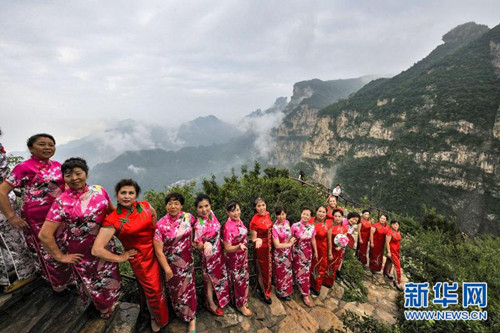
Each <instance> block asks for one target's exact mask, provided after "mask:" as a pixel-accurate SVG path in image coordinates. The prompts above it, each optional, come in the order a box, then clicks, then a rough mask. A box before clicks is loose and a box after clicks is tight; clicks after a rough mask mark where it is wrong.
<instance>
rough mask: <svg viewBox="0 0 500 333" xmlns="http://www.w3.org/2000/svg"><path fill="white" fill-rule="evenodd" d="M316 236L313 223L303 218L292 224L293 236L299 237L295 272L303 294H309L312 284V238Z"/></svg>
mask: <svg viewBox="0 0 500 333" xmlns="http://www.w3.org/2000/svg"><path fill="white" fill-rule="evenodd" d="M315 236H316V230H315V228H314V224H312V223H308V222H304V221H302V220H301V221H299V222H296V223H294V224H293V225H292V237H295V238H296V239H297V241H296V242H295V244H294V245H293V273H294V277H295V284H296V285H297V287H298V288H299V291H300V293H301V294H302V296H308V295H309V288H310V286H311V280H310V278H311V276H310V271H311V262H312V257H313V247H312V238H313V237H315Z"/></svg>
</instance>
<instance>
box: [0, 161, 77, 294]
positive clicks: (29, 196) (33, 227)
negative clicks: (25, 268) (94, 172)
mask: <svg viewBox="0 0 500 333" xmlns="http://www.w3.org/2000/svg"><path fill="white" fill-rule="evenodd" d="M4 181H5V182H6V183H8V184H10V185H11V186H12V187H14V188H24V191H23V197H22V199H23V206H22V210H21V217H22V218H23V219H24V220H25V221H26V222H28V225H29V226H28V228H26V229H24V237H25V239H26V242H27V244H28V247H29V248H30V249H31V251H32V252H34V253H36V254H37V257H38V263H39V265H40V269H41V271H42V276H43V277H44V278H45V279H46V280H47V281H49V283H50V284H51V285H52V287H53V288H61V287H63V286H65V285H67V284H69V283H70V282H71V281H72V269H71V267H70V266H69V265H67V264H63V263H60V262H58V261H56V260H54V258H52V257H51V256H50V255H49V254H48V253H47V252H46V251H45V250H44V249H43V245H42V243H41V242H40V240H39V239H38V233H39V232H40V229H41V228H42V225H43V223H44V222H45V217H46V216H47V213H48V212H49V209H50V207H51V206H52V203H53V202H54V200H55V199H56V198H57V197H58V196H59V195H60V194H61V193H62V192H63V189H64V181H63V177H62V173H61V164H60V163H59V162H56V161H51V160H48V161H44V160H41V159H38V158H36V157H34V156H32V157H31V158H30V159H29V160H26V161H24V162H23V163H21V164H18V165H16V166H15V167H14V169H13V170H12V172H11V174H10V175H9V177H7V178H6V179H5V180H4ZM64 229H65V226H64V225H62V226H61V227H60V228H59V229H58V231H57V232H56V234H55V235H54V237H55V238H56V241H59V242H63V241H64V237H65V230H64Z"/></svg>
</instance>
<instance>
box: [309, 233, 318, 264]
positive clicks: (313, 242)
mask: <svg viewBox="0 0 500 333" xmlns="http://www.w3.org/2000/svg"><path fill="white" fill-rule="evenodd" d="M311 243H312V247H313V251H314V252H313V255H314V258H315V259H318V248H317V247H316V238H315V237H313V238H312V239H311Z"/></svg>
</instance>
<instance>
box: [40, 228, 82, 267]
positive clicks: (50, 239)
mask: <svg viewBox="0 0 500 333" xmlns="http://www.w3.org/2000/svg"><path fill="white" fill-rule="evenodd" d="M60 225H61V224H60V223H56V222H51V221H45V222H44V223H43V225H42V229H41V230H40V233H39V234H38V238H39V239H40V241H41V242H42V244H43V247H44V249H45V250H46V251H47V252H48V253H49V254H50V255H51V256H52V257H53V258H54V259H55V260H57V261H59V262H62V263H65V264H76V263H78V262H79V261H80V260H82V258H83V254H80V253H70V254H64V253H62V252H61V250H60V249H59V247H58V246H57V243H56V239H55V238H54V233H55V232H56V231H57V229H58V228H59V226H60Z"/></svg>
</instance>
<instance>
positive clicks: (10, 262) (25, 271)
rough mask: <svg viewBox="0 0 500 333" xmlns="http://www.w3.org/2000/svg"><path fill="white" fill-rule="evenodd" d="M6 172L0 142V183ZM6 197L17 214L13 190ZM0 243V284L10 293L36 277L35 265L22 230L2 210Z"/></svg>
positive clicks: (3, 153)
mask: <svg viewBox="0 0 500 333" xmlns="http://www.w3.org/2000/svg"><path fill="white" fill-rule="evenodd" d="M1 135H2V131H1V130H0V136H1ZM8 174H9V167H8V160H7V153H6V151H5V149H4V147H3V145H2V143H1V142H0V183H1V182H2V181H3V180H4V179H5V178H6V177H7V176H8ZM8 198H9V202H10V206H11V207H12V210H13V212H15V214H16V215H17V214H19V211H18V205H17V202H16V196H15V194H14V191H11V192H9V194H8ZM0 243H1V244H3V246H0V286H5V288H4V293H10V292H13V291H14V290H16V289H18V288H21V287H22V286H24V285H25V284H27V283H29V282H31V281H33V280H34V279H35V278H36V275H35V270H36V267H35V260H34V258H33V257H32V255H31V253H30V251H29V249H28V246H27V244H26V242H25V241H24V235H23V233H22V231H21V230H20V229H18V228H16V227H14V226H13V225H12V224H11V223H9V221H8V219H7V218H6V217H5V215H3V213H2V212H0ZM11 272H13V273H14V274H15V277H16V278H17V279H16V280H15V281H14V282H13V283H11V281H10V279H9V275H10V274H9V273H11Z"/></svg>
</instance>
